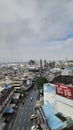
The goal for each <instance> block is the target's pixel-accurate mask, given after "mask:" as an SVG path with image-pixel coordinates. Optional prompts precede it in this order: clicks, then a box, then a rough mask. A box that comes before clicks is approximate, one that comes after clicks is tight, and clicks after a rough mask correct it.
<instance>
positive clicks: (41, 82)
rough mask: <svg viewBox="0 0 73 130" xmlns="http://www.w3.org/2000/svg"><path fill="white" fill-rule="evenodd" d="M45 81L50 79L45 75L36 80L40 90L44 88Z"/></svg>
mask: <svg viewBox="0 0 73 130" xmlns="http://www.w3.org/2000/svg"><path fill="white" fill-rule="evenodd" d="M45 83H48V80H47V79H46V78H45V77H43V76H40V77H39V78H38V79H37V81H36V86H37V88H38V89H39V91H40V90H43V84H45Z"/></svg>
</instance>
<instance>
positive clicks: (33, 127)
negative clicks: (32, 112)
mask: <svg viewBox="0 0 73 130" xmlns="http://www.w3.org/2000/svg"><path fill="white" fill-rule="evenodd" d="M30 130H39V129H38V126H37V125H35V126H32V127H31V129H30Z"/></svg>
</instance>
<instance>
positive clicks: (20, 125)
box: [12, 90, 38, 130]
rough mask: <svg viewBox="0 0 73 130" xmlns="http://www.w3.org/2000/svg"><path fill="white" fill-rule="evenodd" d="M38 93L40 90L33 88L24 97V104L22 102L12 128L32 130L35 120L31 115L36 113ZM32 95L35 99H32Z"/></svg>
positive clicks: (15, 129) (14, 129)
mask: <svg viewBox="0 0 73 130" xmlns="http://www.w3.org/2000/svg"><path fill="white" fill-rule="evenodd" d="M37 95H38V91H37V90H36V91H35V90H31V91H30V94H28V95H27V96H26V97H25V99H24V104H21V105H20V107H19V111H18V114H17V117H16V120H15V122H14V125H13V128H12V130H30V128H31V126H32V125H34V123H35V121H34V120H30V116H31V115H32V114H33V113H35V102H36V98H37ZM31 96H32V98H33V100H32V101H31Z"/></svg>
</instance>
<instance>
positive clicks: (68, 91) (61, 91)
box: [56, 84, 73, 100]
mask: <svg viewBox="0 0 73 130" xmlns="http://www.w3.org/2000/svg"><path fill="white" fill-rule="evenodd" d="M56 94H57V95H60V96H63V97H66V98H69V99H71V100H73V87H71V86H65V85H62V84H56Z"/></svg>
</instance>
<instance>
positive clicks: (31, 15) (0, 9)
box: [0, 0, 73, 61]
mask: <svg viewBox="0 0 73 130" xmlns="http://www.w3.org/2000/svg"><path fill="white" fill-rule="evenodd" d="M72 54H73V0H51V1H50V0H21V1H20V0H6V1H5V0H0V61H16V60H17V61H19V60H20V61H24V60H29V59H40V58H42V59H44V58H46V59H48V60H53V59H54V60H57V59H61V60H63V59H65V58H66V57H68V59H73V55H72Z"/></svg>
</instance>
